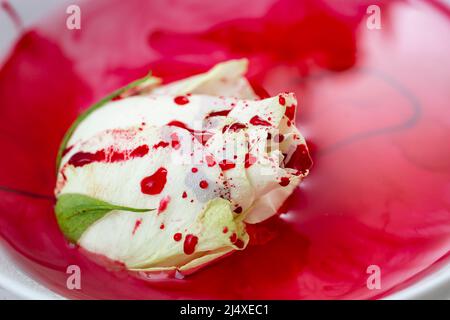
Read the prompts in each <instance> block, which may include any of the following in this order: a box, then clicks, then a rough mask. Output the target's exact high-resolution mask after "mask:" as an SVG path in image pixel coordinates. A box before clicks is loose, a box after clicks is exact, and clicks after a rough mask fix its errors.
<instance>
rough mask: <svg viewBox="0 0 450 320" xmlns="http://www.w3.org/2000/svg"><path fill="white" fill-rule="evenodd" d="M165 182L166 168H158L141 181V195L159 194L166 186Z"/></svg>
mask: <svg viewBox="0 0 450 320" xmlns="http://www.w3.org/2000/svg"><path fill="white" fill-rule="evenodd" d="M166 182H167V170H166V168H163V167H161V168H159V169H158V170H156V171H155V172H154V173H152V174H151V175H150V176H148V177H145V178H144V179H142V181H141V191H142V193H145V194H149V195H155V194H160V193H161V191H163V189H164V187H165V186H166Z"/></svg>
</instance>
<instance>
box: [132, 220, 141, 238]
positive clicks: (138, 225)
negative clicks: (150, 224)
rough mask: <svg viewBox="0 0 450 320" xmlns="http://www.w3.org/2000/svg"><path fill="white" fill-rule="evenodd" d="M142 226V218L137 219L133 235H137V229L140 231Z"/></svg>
mask: <svg viewBox="0 0 450 320" xmlns="http://www.w3.org/2000/svg"><path fill="white" fill-rule="evenodd" d="M141 224H142V218H141V219H137V220H136V222H135V223H134V227H133V232H132V234H133V235H134V234H135V233H136V231H137V229H139V227H140V225H141Z"/></svg>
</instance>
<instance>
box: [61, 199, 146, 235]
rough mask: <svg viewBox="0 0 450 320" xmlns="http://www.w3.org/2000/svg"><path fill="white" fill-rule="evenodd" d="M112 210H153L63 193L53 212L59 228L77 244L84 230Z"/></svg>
mask: <svg viewBox="0 0 450 320" xmlns="http://www.w3.org/2000/svg"><path fill="white" fill-rule="evenodd" d="M112 210H122V211H130V212H148V211H152V210H155V209H136V208H130V207H124V206H117V205H114V204H110V203H108V202H105V201H102V200H98V199H95V198H92V197H89V196H86V195H83V194H78V193H65V194H62V195H60V196H59V197H58V200H57V202H56V207H55V212H56V219H57V221H58V224H59V227H60V228H61V230H62V232H63V233H64V235H65V236H66V237H67V238H68V239H69V240H70V241H71V242H75V243H76V242H77V241H78V239H80V237H81V235H82V234H83V233H84V231H86V229H87V228H88V227H89V226H90V225H92V224H93V223H94V222H96V221H97V220H99V219H101V218H103V217H104V216H105V215H106V214H107V213H109V212H111V211H112Z"/></svg>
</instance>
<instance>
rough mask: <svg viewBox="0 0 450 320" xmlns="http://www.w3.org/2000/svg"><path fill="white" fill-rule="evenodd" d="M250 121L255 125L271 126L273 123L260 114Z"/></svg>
mask: <svg viewBox="0 0 450 320" xmlns="http://www.w3.org/2000/svg"><path fill="white" fill-rule="evenodd" d="M250 123H251V124H252V125H254V126H266V127H268V126H271V125H272V124H271V123H270V122H269V121H267V120H264V119H261V118H260V117H259V116H254V117H252V118H251V119H250Z"/></svg>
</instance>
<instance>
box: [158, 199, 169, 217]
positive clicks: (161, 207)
mask: <svg viewBox="0 0 450 320" xmlns="http://www.w3.org/2000/svg"><path fill="white" fill-rule="evenodd" d="M169 202H170V196H165V197H164V198H162V199H161V201H160V202H159V207H158V214H160V213H161V212H164V211H165V210H166V209H167V206H168V205H169Z"/></svg>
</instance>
